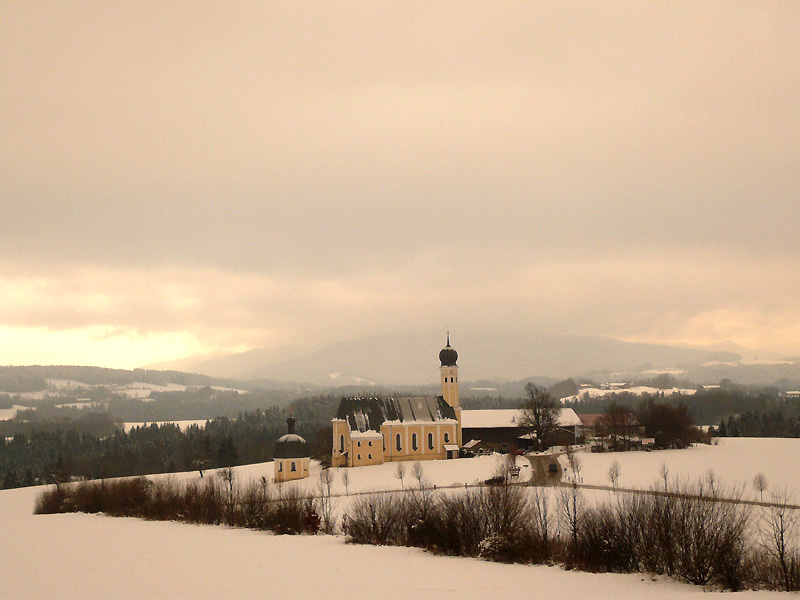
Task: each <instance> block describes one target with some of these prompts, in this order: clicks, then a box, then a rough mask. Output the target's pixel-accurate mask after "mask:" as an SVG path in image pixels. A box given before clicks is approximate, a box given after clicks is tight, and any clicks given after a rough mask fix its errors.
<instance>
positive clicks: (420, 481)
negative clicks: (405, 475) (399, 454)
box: [411, 461, 425, 489]
mask: <svg viewBox="0 0 800 600" xmlns="http://www.w3.org/2000/svg"><path fill="white" fill-rule="evenodd" d="M411 474H412V475H413V476H414V479H416V480H417V485H418V486H419V489H422V488H424V487H425V471H424V469H423V468H422V464H421V463H420V462H419V461H417V462H415V463H414V464H413V465H411Z"/></svg>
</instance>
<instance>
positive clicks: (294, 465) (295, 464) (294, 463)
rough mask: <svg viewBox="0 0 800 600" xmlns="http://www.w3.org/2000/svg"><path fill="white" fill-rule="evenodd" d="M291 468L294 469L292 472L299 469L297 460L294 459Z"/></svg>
mask: <svg viewBox="0 0 800 600" xmlns="http://www.w3.org/2000/svg"><path fill="white" fill-rule="evenodd" d="M290 470H291V471H292V473H294V472H295V471H297V463H296V462H294V461H292V468H291V469H290Z"/></svg>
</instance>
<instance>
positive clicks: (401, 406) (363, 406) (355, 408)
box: [336, 396, 456, 432]
mask: <svg viewBox="0 0 800 600" xmlns="http://www.w3.org/2000/svg"><path fill="white" fill-rule="evenodd" d="M336 418H337V419H341V420H346V421H347V424H348V425H349V427H350V431H360V432H366V431H380V429H381V425H383V424H384V423H391V424H399V423H405V422H416V423H442V422H448V421H455V419H456V413H455V410H453V407H452V406H450V405H449V404H447V402H445V401H444V398H442V397H441V396H438V397H437V396H399V397H397V398H386V397H384V398H342V401H341V403H340V404H339V410H338V412H337V413H336Z"/></svg>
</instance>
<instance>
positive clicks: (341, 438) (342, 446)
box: [339, 435, 344, 452]
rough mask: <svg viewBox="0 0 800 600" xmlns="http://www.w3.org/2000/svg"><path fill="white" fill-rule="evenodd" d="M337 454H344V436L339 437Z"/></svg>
mask: <svg viewBox="0 0 800 600" xmlns="http://www.w3.org/2000/svg"><path fill="white" fill-rule="evenodd" d="M339 452H344V435H340V436H339Z"/></svg>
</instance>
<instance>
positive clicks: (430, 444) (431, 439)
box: [428, 433, 433, 450]
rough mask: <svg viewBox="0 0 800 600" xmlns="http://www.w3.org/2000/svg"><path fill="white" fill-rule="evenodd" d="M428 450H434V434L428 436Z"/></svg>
mask: <svg viewBox="0 0 800 600" xmlns="http://www.w3.org/2000/svg"><path fill="white" fill-rule="evenodd" d="M428 450H433V434H432V433H429V434H428Z"/></svg>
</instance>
